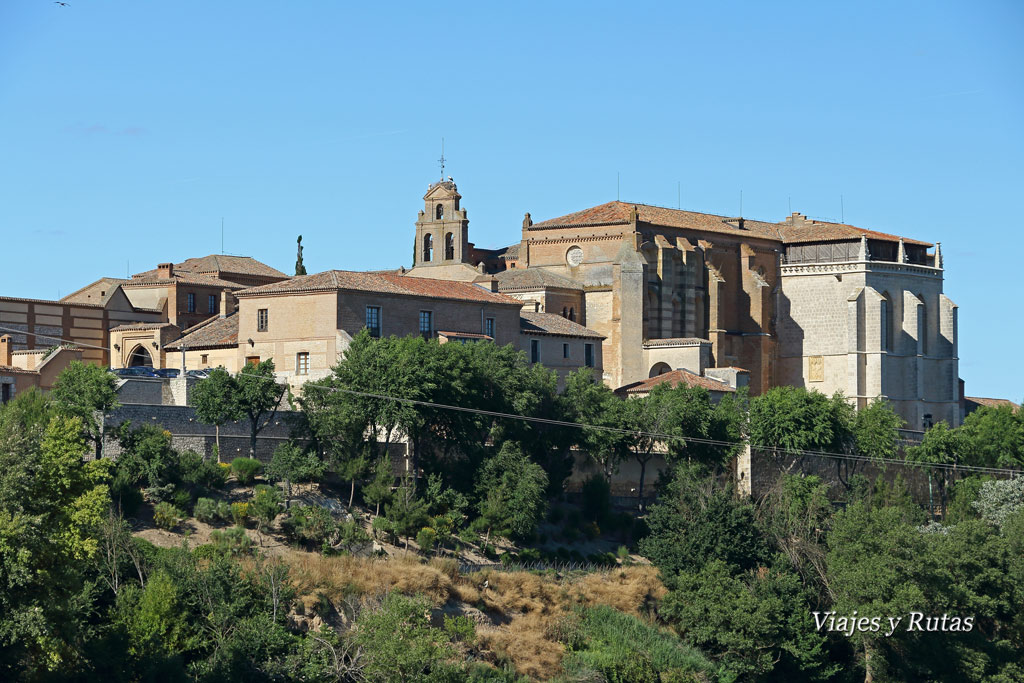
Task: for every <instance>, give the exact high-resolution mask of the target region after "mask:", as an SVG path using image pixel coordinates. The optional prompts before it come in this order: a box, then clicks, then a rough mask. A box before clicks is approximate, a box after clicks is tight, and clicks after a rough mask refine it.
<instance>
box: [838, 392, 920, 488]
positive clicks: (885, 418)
mask: <svg viewBox="0 0 1024 683" xmlns="http://www.w3.org/2000/svg"><path fill="white" fill-rule="evenodd" d="M903 425H904V422H903V418H901V417H900V416H899V415H897V414H896V413H895V412H894V411H893V409H892V405H891V404H890V403H889V402H888V401H886V400H885V399H882V398H877V399H875V400H874V401H872V402H871V403H870V404H869V405H867V406H866V407H864V408H862V409H860V410H858V411H857V414H856V417H855V418H854V421H853V426H852V446H853V449H854V450H855V451H856V453H857V455H862V456H867V457H868V458H871V459H872V460H890V459H892V458H894V457H895V456H896V454H897V443H898V441H899V435H900V434H899V430H900V428H901V427H903ZM863 465H864V461H863V460H850V459H846V458H837V459H836V478H837V479H839V481H840V483H842V484H843V486H845V487H846V489H847V490H849V489H850V488H851V486H852V485H851V483H850V479H851V477H853V476H854V475H855V474H856V473H857V470H858V469H860V468H861V467H862V466H863Z"/></svg>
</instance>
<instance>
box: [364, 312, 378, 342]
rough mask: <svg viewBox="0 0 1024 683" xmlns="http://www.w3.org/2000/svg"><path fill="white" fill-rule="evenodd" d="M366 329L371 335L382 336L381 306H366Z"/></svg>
mask: <svg viewBox="0 0 1024 683" xmlns="http://www.w3.org/2000/svg"><path fill="white" fill-rule="evenodd" d="M366 329H367V330H369V331H370V336H371V337H380V306H367V307H366Z"/></svg>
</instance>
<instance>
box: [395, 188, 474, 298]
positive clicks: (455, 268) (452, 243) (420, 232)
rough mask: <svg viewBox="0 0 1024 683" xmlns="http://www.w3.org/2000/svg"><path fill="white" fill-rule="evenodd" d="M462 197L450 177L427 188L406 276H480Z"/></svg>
mask: <svg viewBox="0 0 1024 683" xmlns="http://www.w3.org/2000/svg"><path fill="white" fill-rule="evenodd" d="M461 199H462V195H460V194H459V188H458V187H456V185H455V182H454V181H453V180H452V179H451V176H448V180H439V181H438V182H436V183H433V184H432V185H431V186H430V187H429V188H428V189H427V193H426V194H425V195H423V203H424V206H423V209H422V210H421V211H420V212H419V215H418V216H417V218H416V244H415V250H414V253H415V262H414V263H413V269H412V270H411V271H409V273H408V274H409V275H412V276H414V277H428V278H441V279H447V280H466V281H472V280H473V279H474V278H475V277H477V276H479V275H480V271H479V270H477V269H476V268H474V265H475V264H474V263H473V260H472V259H473V247H472V245H471V244H470V243H469V219H468V218H467V217H466V210H465V209H463V208H461V207H460V206H459V200H461Z"/></svg>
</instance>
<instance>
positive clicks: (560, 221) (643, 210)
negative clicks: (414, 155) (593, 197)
mask: <svg viewBox="0 0 1024 683" xmlns="http://www.w3.org/2000/svg"><path fill="white" fill-rule="evenodd" d="M634 206H635V207H636V208H637V211H638V212H639V218H640V221H641V222H642V223H649V224H651V225H660V226H666V227H670V228H683V229H688V230H701V231H704V232H717V233H724V234H729V235H737V236H739V235H747V236H754V237H760V238H762V239H768V240H773V241H776V242H785V243H787V244H795V243H801V242H829V241H836V240H852V239H858V240H859V239H860V236H861V235H862V234H864V235H867V236H868V239H874V240H882V241H887V242H896V241H899V236H898V235H890V234H888V233H884V232H878V231H877V230H868V229H866V228H858V227H856V226H853V225H847V224H845V223H829V222H824V221H815V220H810V219H806V218H804V219H803V220H801V221H800V222H798V223H794V222H793V221H791V220H788V219H787V220H786V221H783V222H780V223H770V222H766V221H758V220H752V219H749V218H744V219H743V228H742V229H741V228H740V227H739V226H738V220H739V219H737V218H736V217H733V216H720V215H717V214H712V213H699V212H697V211H684V210H682V209H669V208H665V207H661V206H651V205H649V204H630V203H629V202H608V203H607V204H601V205H599V206H594V207H591V208H589V209H584V210H583V211H577V212H575V213H570V214H566V215H564V216H559V217H558V218H551V219H548V220H546V221H541V222H540V223H534V224H533V226H532V227H530V228H529V229H530V230H547V229H551V228H565V227H577V226H579V227H583V226H593V225H623V224H626V223H629V221H630V217H631V216H632V213H633V207H634ZM726 221H728V222H726ZM903 241H904V243H906V244H914V245H919V246H925V247H930V246H932V245H931V243H930V242H922V241H920V240H914V239H909V238H906V237H905V238H904V239H903Z"/></svg>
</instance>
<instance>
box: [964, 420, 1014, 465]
mask: <svg viewBox="0 0 1024 683" xmlns="http://www.w3.org/2000/svg"><path fill="white" fill-rule="evenodd" d="M958 431H959V432H960V433H961V434H962V436H963V440H964V444H963V445H964V447H965V450H966V451H967V453H968V455H969V463H968V464H971V465H980V466H982V467H1024V410H1021V409H1019V408H1018V409H1016V410H1014V409H1013V408H1012V407H1010V406H999V407H989V406H984V407H982V408H978V409H977V410H975V411H974V412H972V413H971V414H970V415H968V416H967V417H966V418H965V419H964V423H963V424H962V425H961V426H960V427H959V429H958Z"/></svg>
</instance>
